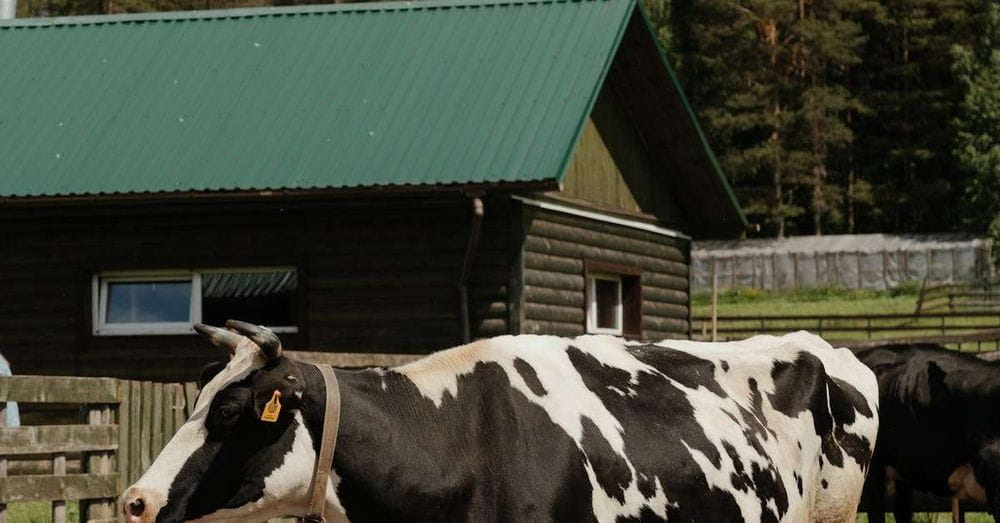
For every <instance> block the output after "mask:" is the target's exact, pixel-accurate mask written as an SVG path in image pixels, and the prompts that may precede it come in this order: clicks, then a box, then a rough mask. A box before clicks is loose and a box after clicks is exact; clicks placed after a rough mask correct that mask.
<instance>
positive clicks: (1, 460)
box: [0, 401, 7, 523]
mask: <svg viewBox="0 0 1000 523" xmlns="http://www.w3.org/2000/svg"><path fill="white" fill-rule="evenodd" d="M6 405H7V402H6V401H4V402H0V420H2V421H3V423H0V426H3V427H6V426H7V417H6V416H7V413H6V412H4V407H5V406H6ZM5 477H7V458H5V457H3V456H0V478H5ZM0 523H7V504H6V503H2V502H0Z"/></svg>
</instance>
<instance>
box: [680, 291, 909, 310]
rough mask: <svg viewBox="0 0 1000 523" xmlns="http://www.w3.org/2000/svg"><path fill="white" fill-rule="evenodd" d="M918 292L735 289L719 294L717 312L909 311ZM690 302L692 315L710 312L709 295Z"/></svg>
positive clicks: (699, 296)
mask: <svg viewBox="0 0 1000 523" xmlns="http://www.w3.org/2000/svg"><path fill="white" fill-rule="evenodd" d="M918 291H919V288H917V287H903V288H900V289H896V290H892V291H875V290H853V289H835V288H818V289H803V290H798V291H782V292H767V291H761V290H757V289H739V290H734V291H726V292H722V293H719V315H721V316H730V315H739V316H756V315H759V314H776V315H785V314H787V315H793V314H802V315H805V314H879V313H881V314H884V313H904V314H912V313H913V312H914V311H915V310H916V308H917V295H918ZM691 304H692V308H693V312H694V315H695V316H707V315H710V314H711V313H712V297H711V295H708V294H699V295H695V296H692V297H691Z"/></svg>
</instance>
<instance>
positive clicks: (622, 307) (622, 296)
mask: <svg viewBox="0 0 1000 523" xmlns="http://www.w3.org/2000/svg"><path fill="white" fill-rule="evenodd" d="M586 280H587V289H586V294H587V315H586V318H587V332H589V333H591V334H614V335H617V336H626V337H630V338H638V337H641V335H642V332H641V331H642V298H641V290H642V287H641V283H640V282H641V279H640V272H639V271H638V270H635V269H632V268H628V267H618V266H611V265H607V264H600V263H596V262H588V263H587V264H586Z"/></svg>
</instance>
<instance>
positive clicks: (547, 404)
mask: <svg viewBox="0 0 1000 523" xmlns="http://www.w3.org/2000/svg"><path fill="white" fill-rule="evenodd" d="M230 326H232V327H235V328H237V329H239V330H240V331H241V332H243V333H244V334H246V335H247V336H249V338H250V339H248V338H245V337H243V336H239V335H236V334H232V333H229V332H228V331H223V330H220V329H214V328H207V327H204V326H199V329H200V330H202V331H204V332H207V333H208V334H210V335H211V336H212V338H213V339H214V341H215V342H217V343H218V344H221V345H222V346H225V347H227V348H229V349H230V350H231V351H232V359H231V360H230V361H229V363H228V364H226V365H224V366H223V365H222V364H218V365H216V366H212V367H209V368H208V369H206V371H205V373H204V375H203V382H204V386H203V389H202V392H201V395H200V397H199V399H198V402H197V405H196V406H195V411H194V414H193V415H192V417H191V418H190V419H189V420H188V421H187V423H185V424H184V425H183V426H182V427H181V429H180V430H179V432H178V433H177V435H176V436H175V437H174V438H173V439H172V440H171V441H170V442H169V444H168V445H167V446H166V447H165V448H164V450H163V452H162V453H161V454H160V456H159V457H157V459H156V462H155V463H154V464H153V465H152V466H151V467H150V469H149V470H148V471H147V472H146V473H145V475H144V476H143V477H142V478H141V479H140V480H139V481H138V482H137V483H136V484H135V485H134V486H132V487H131V488H129V489H128V490H127V491H126V492H125V493H124V494H123V497H122V509H123V511H124V513H125V516H126V519H127V520H128V521H131V522H138V521H160V522H165V521H180V520H187V519H199V518H200V519H203V520H213V519H230V520H240V521H242V520H260V519H265V518H269V517H274V516H280V515H285V514H292V515H301V514H303V513H304V511H305V510H306V501H307V500H306V498H307V494H308V492H307V491H308V487H309V484H310V479H311V474H312V467H313V463H314V459H315V457H316V453H317V448H318V446H319V438H320V434H321V425H322V419H321V418H322V413H323V411H324V401H325V397H326V396H325V391H324V386H323V381H322V379H321V376H320V374H319V372H318V370H317V369H316V368H315V367H313V366H311V365H309V364H304V363H301V362H298V361H294V360H291V359H288V358H286V357H283V356H281V354H280V345H279V344H278V342H277V339H276V338H274V336H273V334H271V333H270V331H267V330H266V329H262V328H257V327H250V326H247V325H245V324H239V323H235V324H231V325H230ZM251 339H252V340H254V341H250V340H251ZM336 375H337V379H338V380H339V383H340V387H339V388H340V390H341V397H342V409H341V420H342V421H341V426H340V433H339V437H338V439H337V446H336V452H335V454H334V465H333V474H332V476H331V481H330V482H329V484H328V485H327V514H328V515H329V516H330V517H331V519H333V520H348V519H349V520H351V521H373V522H386V521H468V522H480V521H512V522H532V521H567V522H574V523H575V522H588V521H593V522H596V521H601V522H622V523H624V522H639V521H664V520H667V519H669V520H670V521H699V522H716V521H718V522H723V521H725V522H729V521H737V520H741V519H742V520H747V521H771V522H776V521H796V522H797V521H819V522H827V521H828V522H853V521H854V518H855V511H856V506H857V501H858V499H859V497H860V495H861V488H862V484H863V481H864V471H865V470H866V469H867V467H868V463H869V459H870V457H871V452H872V445H873V444H874V439H875V436H876V434H877V426H878V421H877V416H876V411H877V404H876V401H877V387H876V382H875V378H874V376H873V375H872V373H871V372H870V371H869V370H868V369H867V368H866V367H864V366H863V365H862V364H861V363H860V362H858V360H857V359H856V358H855V357H854V356H853V354H851V353H850V351H848V350H846V349H841V350H835V349H833V348H832V347H830V346H829V345H828V344H826V343H825V342H824V341H823V340H821V339H819V338H817V337H815V336H812V335H810V334H807V333H796V334H790V335H787V336H784V337H772V336H759V337H755V338H751V339H749V340H745V341H743V342H733V343H720V344H709V343H695V342H688V341H664V342H661V343H657V344H647V343H638V342H628V341H624V340H622V339H618V338H612V337H608V336H582V337H579V338H576V339H565V338H556V337H552V336H504V337H500V338H494V339H490V340H483V341H478V342H475V343H472V344H470V345H465V346H462V347H457V348H454V349H450V350H446V351H442V352H439V353H436V354H433V355H431V356H428V357H426V358H423V359H421V360H419V361H416V362H414V363H411V364H408V365H404V366H402V367H397V368H392V369H381V368H376V369H368V370H362V371H343V370H337V371H336ZM275 390H277V391H279V392H281V396H280V397H281V402H282V404H283V407H282V409H281V411H280V414H279V418H278V421H277V422H265V421H261V420H260V417H261V416H260V415H261V412H262V409H263V408H264V407H263V406H264V404H265V402H267V401H268V400H269V399H271V397H272V395H273V393H274V391H275Z"/></svg>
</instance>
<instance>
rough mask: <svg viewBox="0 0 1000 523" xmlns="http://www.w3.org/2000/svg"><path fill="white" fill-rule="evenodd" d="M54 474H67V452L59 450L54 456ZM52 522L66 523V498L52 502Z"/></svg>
mask: <svg viewBox="0 0 1000 523" xmlns="http://www.w3.org/2000/svg"><path fill="white" fill-rule="evenodd" d="M52 475H53V476H65V475H66V454H65V453H63V452H57V453H55V454H54V455H53V457H52ZM52 523H66V500H65V499H60V500H57V501H53V502H52Z"/></svg>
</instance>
